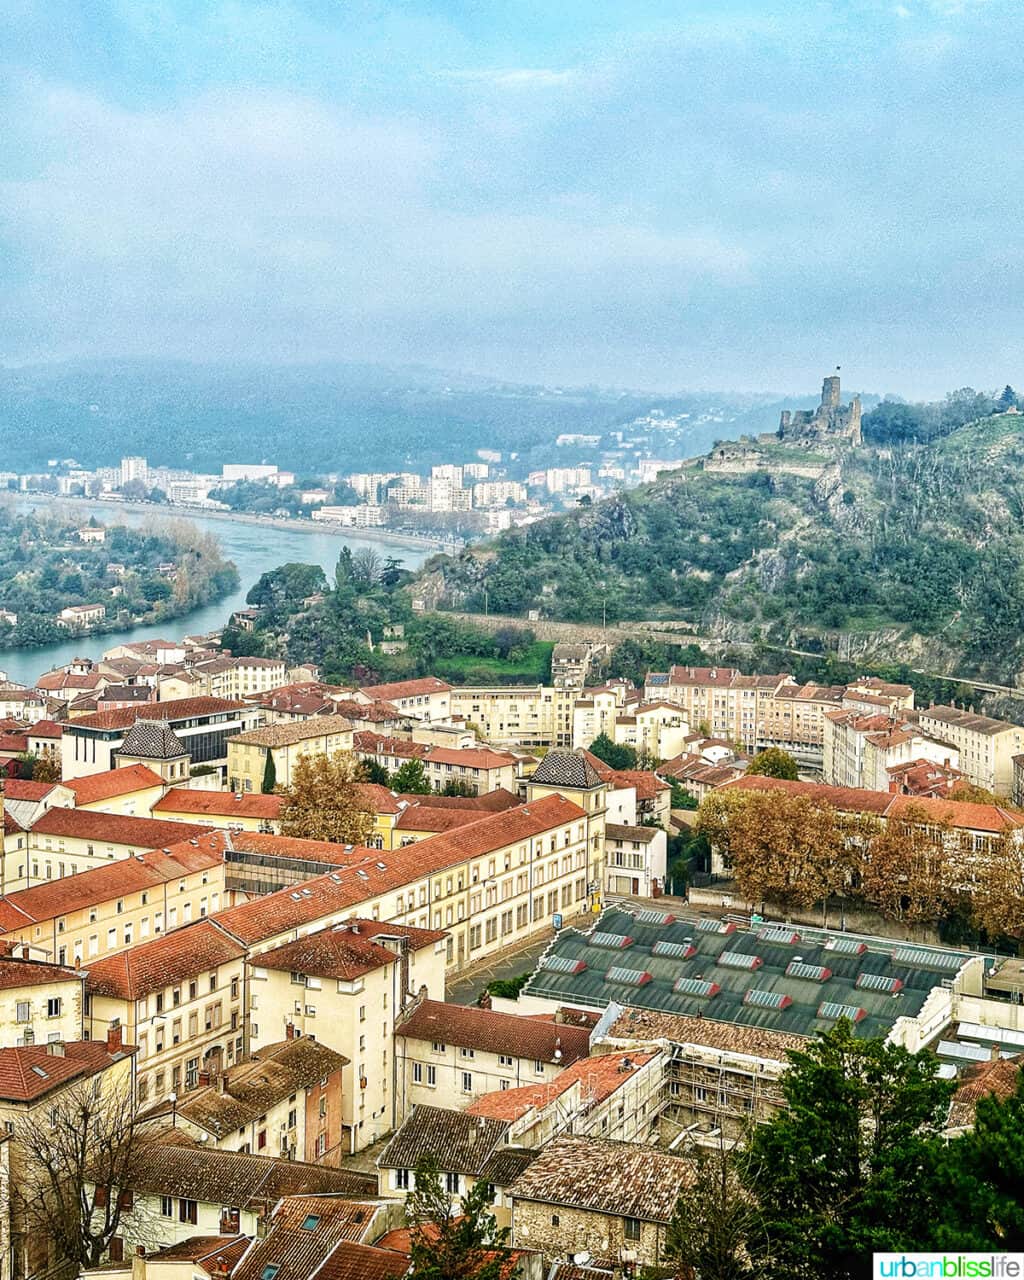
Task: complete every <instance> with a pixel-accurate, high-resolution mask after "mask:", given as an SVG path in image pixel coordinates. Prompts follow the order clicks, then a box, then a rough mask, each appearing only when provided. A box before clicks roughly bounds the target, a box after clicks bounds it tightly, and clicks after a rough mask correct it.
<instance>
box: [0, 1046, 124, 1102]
mask: <svg viewBox="0 0 1024 1280" xmlns="http://www.w3.org/2000/svg"><path fill="white" fill-rule="evenodd" d="M60 1047H61V1048H62V1049H63V1053H60V1054H57V1053H54V1052H53V1049H54V1046H53V1045H45V1044H33V1045H22V1046H20V1047H18V1048H12V1049H0V1101H4V1102H32V1101H34V1100H35V1099H36V1098H41V1097H43V1096H44V1095H45V1094H47V1093H49V1092H50V1091H51V1090H52V1089H58V1088H61V1087H62V1086H63V1085H66V1084H70V1083H71V1082H72V1081H73V1080H78V1079H82V1078H85V1077H87V1076H92V1075H95V1074H96V1073H97V1072H99V1071H105V1070H106V1069H107V1067H110V1066H113V1065H114V1063H115V1062H120V1061H121V1060H122V1059H124V1058H126V1057H129V1056H130V1055H131V1054H133V1053H134V1052H135V1050H134V1049H133V1048H131V1047H130V1046H126V1047H125V1048H123V1049H118V1050H116V1051H115V1052H113V1053H110V1052H109V1051H108V1049H107V1044H106V1041H105V1040H71V1041H68V1042H66V1043H65V1044H63V1045H62V1046H60Z"/></svg>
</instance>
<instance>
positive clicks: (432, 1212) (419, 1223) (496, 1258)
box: [405, 1156, 509, 1280]
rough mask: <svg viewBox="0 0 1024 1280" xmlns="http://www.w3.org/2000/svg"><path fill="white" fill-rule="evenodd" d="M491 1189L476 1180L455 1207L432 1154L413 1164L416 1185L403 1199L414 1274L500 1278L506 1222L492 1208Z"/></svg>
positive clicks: (428, 1279)
mask: <svg viewBox="0 0 1024 1280" xmlns="http://www.w3.org/2000/svg"><path fill="white" fill-rule="evenodd" d="M493 1202H494V1193H493V1192H492V1191H491V1188H490V1187H489V1186H488V1185H487V1183H486V1182H483V1181H478V1182H475V1183H474V1184H473V1186H472V1188H471V1190H470V1191H468V1192H467V1193H466V1195H464V1196H462V1197H461V1207H460V1210H459V1212H458V1213H456V1212H455V1211H454V1209H453V1207H452V1201H451V1196H450V1195H449V1194H448V1192H447V1191H446V1190H445V1189H444V1185H443V1183H442V1180H441V1166H440V1165H439V1164H438V1161H437V1159H436V1157H434V1156H424V1157H423V1158H422V1159H421V1160H420V1161H419V1162H418V1163H417V1165H416V1187H415V1189H414V1190H413V1191H411V1192H410V1193H409V1195H408V1197H407V1199H406V1202H405V1211H406V1217H407V1218H408V1220H409V1222H411V1223H412V1231H411V1234H410V1253H411V1255H412V1272H411V1276H412V1278H413V1280H501V1277H502V1276H503V1275H504V1274H505V1269H506V1266H507V1258H506V1250H505V1244H506V1241H507V1240H508V1234H509V1233H508V1228H507V1227H499V1226H498V1224H497V1221H496V1220H495V1217H494V1214H493V1213H492V1212H491V1205H492V1204H493Z"/></svg>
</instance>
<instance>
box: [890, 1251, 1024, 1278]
mask: <svg viewBox="0 0 1024 1280" xmlns="http://www.w3.org/2000/svg"><path fill="white" fill-rule="evenodd" d="M871 1274H872V1276H873V1277H875V1278H876V1280H878V1278H879V1277H884V1280H904V1277H906V1280H925V1278H927V1280H932V1278H933V1277H934V1280H979V1278H980V1280H986V1278H991V1280H1003V1277H1006V1278H1007V1280H1024V1253H876V1254H875V1269H874V1271H872V1273H871Z"/></svg>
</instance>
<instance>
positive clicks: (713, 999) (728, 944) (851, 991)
mask: <svg viewBox="0 0 1024 1280" xmlns="http://www.w3.org/2000/svg"><path fill="white" fill-rule="evenodd" d="M653 914H654V913H648V918H647V919H645V918H644V916H645V913H644V912H642V911H637V912H631V911H625V910H622V909H621V908H617V907H611V908H609V909H607V910H606V911H604V912H603V913H602V915H601V916H600V918H599V920H598V921H597V923H596V925H595V926H594V928H593V929H592V930H591V932H590V933H580V932H579V931H578V930H576V929H571V928H570V929H563V930H562V931H561V932H560V933H559V934H558V935H557V936H556V937H555V938H554V939H553V941H552V943H551V945H550V946H549V947H548V949H547V951H546V952H545V953H544V955H543V956H542V957H541V959H540V962H539V965H538V968H537V970H536V971H535V972H534V974H533V975H532V976H531V978H530V980H529V981H528V982H527V984H526V987H525V989H524V990H525V993H526V994H527V995H538V996H543V997H545V998H547V999H551V1000H558V1001H561V1002H563V1003H565V1004H580V1005H589V1006H590V1007H591V1008H604V1007H605V1006H607V1005H608V1003H609V1002H610V1001H617V1002H618V1003H620V1004H622V1005H630V1006H632V1007H635V1008H639V1009H648V1010H656V1011H659V1012H662V1013H674V1014H685V1015H689V1016H690V1017H691V1018H695V1019H696V1018H702V1019H714V1020H716V1021H719V1022H726V1023H735V1024H740V1025H743V1026H751V1027H765V1028H769V1029H771V1030H776V1031H788V1032H792V1033H793V1034H796V1035H804V1036H807V1035H812V1034H813V1033H814V1032H816V1031H825V1030H828V1029H829V1028H830V1027H831V1026H833V1025H834V1021H835V1016H836V1009H837V1008H849V1009H851V1010H859V1011H862V1016H860V1017H859V1018H857V1020H856V1031H857V1033H858V1034H860V1035H866V1036H878V1035H882V1036H885V1035H888V1033H889V1031H890V1030H891V1028H892V1025H893V1023H894V1022H895V1021H896V1019H897V1018H899V1017H915V1016H916V1015H917V1014H918V1013H920V1011H921V1009H922V1007H923V1005H924V1002H925V1001H926V1000H927V998H928V996H929V995H930V993H931V991H932V990H933V989H934V988H935V987H937V986H940V985H941V983H942V981H943V980H944V979H950V978H952V977H954V976H955V974H956V973H957V972H958V970H959V969H960V967H961V966H962V965H963V964H965V963H966V962H967V961H968V960H969V959H971V953H969V952H966V951H957V950H952V949H949V948H944V947H928V946H911V945H910V944H903V943H900V942H897V941H894V940H893V939H891V938H877V939H871V938H852V937H851V935H849V934H843V933H838V932H831V931H826V930H822V929H815V928H810V927H804V926H799V927H791V926H785V927H783V926H778V925H775V926H773V925H772V924H771V923H770V922H765V923H764V924H762V925H759V926H758V927H757V928H756V929H750V930H738V931H733V932H731V933H723V932H720V931H719V922H718V921H717V920H711V919H708V920H706V921H704V923H705V924H706V925H708V926H709V927H708V928H701V927H700V926H701V921H700V920H699V919H698V918H697V917H693V916H677V917H676V918H674V919H673V920H672V921H671V923H662V917H661V915H660V913H658V919H657V921H654V920H652V919H651V918H650V917H651V915H653ZM602 935H604V936H607V935H613V936H615V937H618V938H621V939H623V940H626V939H629V940H631V941H629V942H628V943H627V945H625V946H621V945H620V946H615V947H610V946H607V945H605V946H602V945H600V943H601V942H602V941H603V940H604V936H602ZM790 939H792V940H790ZM658 944H662V946H660V947H659V946H658ZM664 944H675V947H678V949H679V950H678V952H676V953H675V954H672V953H669V954H665V952H664ZM860 944H863V947H864V950H863V951H862V952H858V951H857V950H856V948H857V947H858V946H859V945H860ZM656 947H657V948H658V949H657V950H655V948H656ZM846 947H852V948H854V950H853V951H852V952H847V951H846V950H844V948H846ZM673 949H674V948H673ZM688 951H689V952H692V954H689V955H688V954H687V952H688ZM725 953H732V954H731V955H729V956H727V957H726V962H725V963H723V959H722V958H723V955H724V954H725ZM734 956H735V957H736V959H735V961H734V962H731V963H730V961H733V957H734ZM794 960H798V961H799V962H800V963H801V964H802V965H803V966H804V969H803V970H802V971H800V972H798V973H793V971H792V970H790V971H789V972H787V970H788V969H789V966H790V965H791V964H792V963H793V961H794ZM565 961H572V962H573V964H574V965H578V964H579V963H580V962H582V963H583V964H584V965H585V966H586V967H585V968H583V969H582V970H580V971H579V972H571V971H565V972H563V971H562V970H563V969H571V968H572V967H573V966H566V964H565V963H564V962H565ZM758 961H760V964H758V963H757V962H758ZM552 963H553V964H554V967H552ZM816 967H818V968H821V969H823V970H826V971H827V972H828V977H827V978H825V979H824V980H818V979H817V978H815V977H814V976H813V975H810V974H808V973H807V972H806V970H808V969H813V968H816ZM640 973H644V974H649V975H650V981H646V982H644V983H643V984H642V985H636V984H635V981H634V980H633V977H632V975H633V974H640ZM858 978H861V979H862V982H861V984H860V985H858ZM679 979H698V980H701V981H706V982H712V983H713V984H714V985H715V987H716V988H717V990H716V991H715V992H714V993H712V994H710V995H702V994H691V993H688V992H686V991H680V990H678V989H677V988H676V983H677V981H678V980H679ZM885 979H898V980H899V982H900V983H901V984H902V985H901V987H900V989H899V992H898V995H897V996H896V998H894V997H893V993H892V991H891V990H888V989H886V986H885V983H884V980H885ZM873 980H883V981H881V982H878V981H875V985H874V986H872V985H871V984H872V981H873ZM865 981H866V982H867V984H868V985H866V986H865V985H864V982H865ZM751 991H757V992H762V993H767V995H768V996H770V997H771V999H772V1000H774V999H775V998H776V997H778V998H780V999H781V998H782V997H787V996H788V997H789V1000H788V1001H787V1002H786V1004H785V1007H772V1003H771V1001H770V1000H766V999H762V998H761V997H759V996H754V997H753V998H751V996H750V994H749V993H750V992H751Z"/></svg>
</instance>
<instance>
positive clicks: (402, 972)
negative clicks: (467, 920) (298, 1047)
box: [249, 919, 445, 1152]
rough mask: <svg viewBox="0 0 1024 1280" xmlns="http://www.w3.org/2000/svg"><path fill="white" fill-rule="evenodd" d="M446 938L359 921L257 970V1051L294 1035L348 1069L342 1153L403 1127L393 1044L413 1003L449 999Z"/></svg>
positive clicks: (253, 995) (289, 947) (269, 954)
mask: <svg viewBox="0 0 1024 1280" xmlns="http://www.w3.org/2000/svg"><path fill="white" fill-rule="evenodd" d="M444 973H445V935H444V933H442V932H439V931H435V930H429V929H419V928H409V927H403V926H400V925H394V924H385V923H383V922H381V921H376V920H366V919H356V920H350V921H349V922H347V923H346V924H342V925H336V926H334V927H332V928H327V929H321V930H319V931H318V932H315V933H310V934H306V935H304V936H303V937H301V938H298V939H296V940H295V941H293V942H287V943H285V944H284V945H283V946H279V947H274V948H272V949H271V950H269V951H262V952H260V953H259V954H258V955H256V956H254V957H253V958H252V960H251V962H250V997H249V1007H250V1036H251V1043H252V1047H253V1049H254V1050H258V1049H259V1048H260V1046H261V1045H262V1044H265V1043H268V1042H272V1041H275V1040H280V1038H281V1036H282V1034H288V1033H289V1028H293V1029H295V1030H297V1031H299V1032H301V1033H302V1034H303V1035H307V1036H316V1038H317V1039H318V1040H321V1041H323V1043H324V1044H326V1045H329V1046H330V1048H332V1049H334V1050H335V1051H336V1052H337V1053H340V1054H342V1055H343V1057H345V1058H346V1059H347V1060H348V1061H347V1064H346V1065H345V1067H344V1068H343V1071H342V1087H341V1095H342V1102H341V1108H342V1115H341V1124H342V1146H343V1147H344V1148H345V1149H346V1150H347V1151H349V1152H352V1151H361V1150H362V1149H363V1148H364V1147H366V1146H369V1145H370V1143H372V1142H375V1141H376V1140H377V1139H378V1138H380V1137H382V1136H383V1135H384V1134H385V1133H388V1132H390V1131H391V1130H392V1129H394V1128H395V1127H396V1125H397V1124H399V1123H400V1120H401V1117H400V1115H399V1112H398V1100H399V1084H400V1076H399V1071H398V1066H397V1064H396V1060H395V1047H394V1041H393V1035H394V1028H395V1023H396V1021H397V1020H398V1019H399V1018H400V1017H401V1014H402V1010H403V1008H404V1006H405V1005H406V1003H407V1002H408V1000H409V999H410V996H411V993H412V992H414V991H416V990H420V989H426V990H427V991H430V992H433V993H434V994H436V995H437V996H439V997H440V996H443V994H444Z"/></svg>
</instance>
